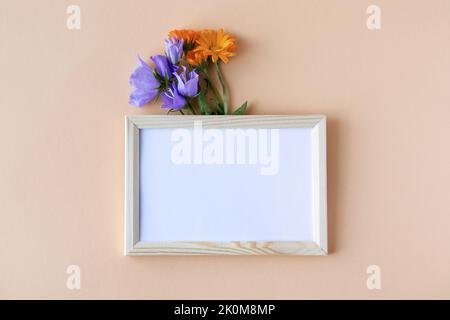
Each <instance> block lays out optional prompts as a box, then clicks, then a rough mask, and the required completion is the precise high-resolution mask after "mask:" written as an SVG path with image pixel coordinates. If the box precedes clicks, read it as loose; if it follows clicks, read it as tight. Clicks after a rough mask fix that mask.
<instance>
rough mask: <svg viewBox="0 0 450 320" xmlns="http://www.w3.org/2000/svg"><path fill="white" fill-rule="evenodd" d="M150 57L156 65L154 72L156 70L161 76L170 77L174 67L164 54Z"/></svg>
mask: <svg viewBox="0 0 450 320" xmlns="http://www.w3.org/2000/svg"><path fill="white" fill-rule="evenodd" d="M151 59H152V61H153V63H154V64H155V66H156V72H158V74H159V75H160V76H161V77H162V78H170V77H171V75H172V73H174V72H175V71H176V68H175V67H174V66H173V65H172V63H171V62H170V61H169V59H167V57H166V56H163V55H160V54H158V55H156V56H153V57H151Z"/></svg>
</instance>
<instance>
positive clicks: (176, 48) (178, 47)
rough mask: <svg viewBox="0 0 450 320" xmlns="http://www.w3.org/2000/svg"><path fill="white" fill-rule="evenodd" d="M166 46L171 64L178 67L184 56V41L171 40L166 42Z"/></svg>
mask: <svg viewBox="0 0 450 320" xmlns="http://www.w3.org/2000/svg"><path fill="white" fill-rule="evenodd" d="M164 43H165V45H166V54H167V56H168V57H169V60H170V62H171V63H172V64H173V65H176V64H177V63H178V62H179V61H180V59H181V56H182V55H183V43H184V41H183V39H181V40H178V39H177V38H174V37H172V38H169V39H166V40H164Z"/></svg>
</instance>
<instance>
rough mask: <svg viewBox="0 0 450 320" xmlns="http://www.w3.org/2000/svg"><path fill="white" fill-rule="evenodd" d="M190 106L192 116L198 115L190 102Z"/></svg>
mask: <svg viewBox="0 0 450 320" xmlns="http://www.w3.org/2000/svg"><path fill="white" fill-rule="evenodd" d="M188 106H189V110H191V112H192V114H194V115H196V114H197V113H196V112H195V110H194V108H193V107H192V104H191V103H190V102H188Z"/></svg>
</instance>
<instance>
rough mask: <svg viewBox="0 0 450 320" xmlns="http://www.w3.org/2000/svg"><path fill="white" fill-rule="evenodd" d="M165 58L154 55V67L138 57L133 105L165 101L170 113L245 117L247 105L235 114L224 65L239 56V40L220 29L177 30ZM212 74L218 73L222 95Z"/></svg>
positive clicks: (133, 89)
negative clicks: (230, 104) (158, 100)
mask: <svg viewBox="0 0 450 320" xmlns="http://www.w3.org/2000/svg"><path fill="white" fill-rule="evenodd" d="M165 49H166V52H165V54H164V55H156V56H152V57H151V60H152V62H153V64H154V68H153V67H151V66H150V65H148V64H147V63H146V62H145V61H144V60H142V59H141V58H140V57H138V67H137V68H136V70H134V72H133V73H132V74H131V76H130V84H131V86H132V93H131V95H130V104H131V105H133V106H138V107H142V106H143V105H145V104H147V103H149V102H151V101H154V100H157V99H158V98H161V100H162V105H161V107H162V108H165V109H167V110H168V113H172V112H179V113H181V114H183V115H184V114H186V112H188V113H190V114H202V115H226V114H235V115H238V114H244V113H245V112H246V111H247V102H244V103H243V104H242V105H241V106H240V107H239V108H237V109H235V110H234V111H233V112H231V110H230V106H229V97H230V96H229V91H228V87H227V84H226V81H225V78H224V75H223V72H222V63H225V64H227V63H228V62H229V59H230V58H231V57H233V56H235V55H236V38H235V37H234V36H233V35H231V34H230V33H227V32H224V31H223V30H222V29H220V30H210V29H205V30H202V31H194V30H173V31H171V32H169V37H168V39H166V40H165ZM211 74H216V75H217V79H218V82H219V83H220V86H221V92H219V90H217V89H216V85H215V81H214V79H213V78H212V77H211Z"/></svg>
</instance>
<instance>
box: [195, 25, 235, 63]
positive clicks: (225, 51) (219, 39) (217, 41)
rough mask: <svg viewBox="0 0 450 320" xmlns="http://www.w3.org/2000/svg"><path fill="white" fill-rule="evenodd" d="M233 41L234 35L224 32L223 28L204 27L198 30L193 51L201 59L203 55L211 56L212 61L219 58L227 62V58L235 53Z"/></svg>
mask: <svg viewBox="0 0 450 320" xmlns="http://www.w3.org/2000/svg"><path fill="white" fill-rule="evenodd" d="M235 42H236V39H235V37H234V36H233V35H232V34H230V33H227V32H224V31H223V29H220V30H210V29H206V30H203V31H201V32H200V36H199V38H198V40H197V47H196V48H195V49H194V53H196V54H199V55H200V57H203V59H204V57H211V60H212V62H214V63H215V62H217V61H218V60H219V59H220V60H222V61H223V62H225V63H228V61H229V58H230V57H233V56H235V55H236V44H235Z"/></svg>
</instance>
